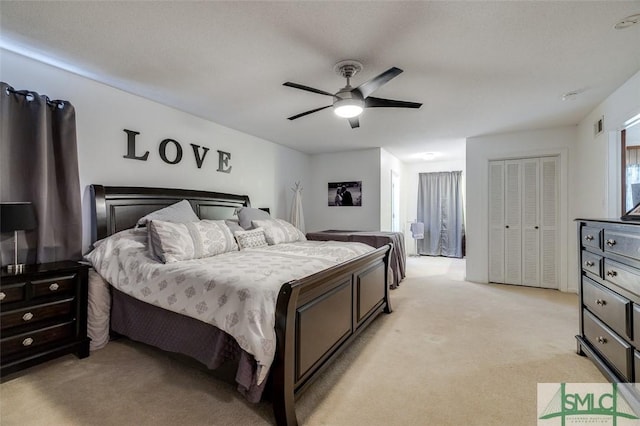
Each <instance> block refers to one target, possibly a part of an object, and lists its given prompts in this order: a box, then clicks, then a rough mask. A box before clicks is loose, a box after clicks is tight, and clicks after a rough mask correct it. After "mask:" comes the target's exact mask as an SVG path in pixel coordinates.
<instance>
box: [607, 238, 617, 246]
mask: <svg viewBox="0 0 640 426" xmlns="http://www.w3.org/2000/svg"><path fill="white" fill-rule="evenodd" d="M607 245H608V246H609V247H613V246H615V245H616V240H611V239H609V240H607Z"/></svg>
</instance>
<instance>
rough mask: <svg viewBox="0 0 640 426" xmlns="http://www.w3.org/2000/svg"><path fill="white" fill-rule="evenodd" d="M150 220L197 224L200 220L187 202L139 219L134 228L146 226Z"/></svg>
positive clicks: (184, 201) (178, 203)
mask: <svg viewBox="0 0 640 426" xmlns="http://www.w3.org/2000/svg"><path fill="white" fill-rule="evenodd" d="M152 220H163V221H165V222H176V223H186V222H197V221H199V220H200V218H199V217H198V216H197V215H196V213H195V212H194V211H193V208H191V203H189V202H188V201H187V200H182V201H179V202H177V203H175V204H171V205H170V206H167V207H165V208H162V209H160V210H156V211H154V212H151V213H149V214H147V215H146V216H143V217H141V218H140V219H138V223H136V228H137V227H139V226H146V225H147V223H148V222H150V221H152Z"/></svg>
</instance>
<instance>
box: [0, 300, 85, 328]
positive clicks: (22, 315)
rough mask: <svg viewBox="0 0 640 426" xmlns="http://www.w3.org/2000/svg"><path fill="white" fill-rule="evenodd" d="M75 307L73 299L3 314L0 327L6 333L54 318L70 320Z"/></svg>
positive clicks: (0, 316) (0, 318)
mask: <svg viewBox="0 0 640 426" xmlns="http://www.w3.org/2000/svg"><path fill="white" fill-rule="evenodd" d="M73 306H74V305H73V297H71V298H68V299H64V300H61V301H57V302H52V303H45V304H42V305H35V306H30V307H28V308H23V309H16V310H15V311H9V312H3V313H2V314H1V315H0V326H1V328H2V331H5V330H7V329H10V328H12V327H17V326H23V325H28V324H34V323H38V322H40V321H43V320H47V319H52V318H65V319H68V318H69V317H70V316H71V315H72V313H73Z"/></svg>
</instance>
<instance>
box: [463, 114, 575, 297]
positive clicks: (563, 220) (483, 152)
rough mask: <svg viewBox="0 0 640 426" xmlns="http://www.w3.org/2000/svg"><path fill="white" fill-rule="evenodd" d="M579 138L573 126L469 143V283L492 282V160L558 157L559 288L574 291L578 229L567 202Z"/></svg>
mask: <svg viewBox="0 0 640 426" xmlns="http://www.w3.org/2000/svg"><path fill="white" fill-rule="evenodd" d="M577 135H578V131H577V127H575V126H570V127H561V128H556V129H545V130H532V131H526V132H517V133H508V134H500V135H490V136H482V137H476V138H469V139H467V159H466V163H467V167H466V171H467V179H466V183H467V216H466V219H467V234H466V235H467V263H466V268H467V269H466V279H467V280H469V281H474V282H481V283H486V282H488V281H489V268H488V265H489V259H488V248H489V231H488V223H489V219H488V214H489V213H488V208H489V205H488V202H487V198H488V195H489V178H488V171H489V160H499V159H507V158H523V157H538V156H546V155H557V156H559V165H560V176H559V177H560V182H559V185H560V187H559V190H560V194H559V195H560V196H559V200H560V206H559V207H560V225H561V227H560V229H559V233H560V250H559V255H560V259H559V264H560V283H559V284H560V285H559V288H560V289H561V290H563V291H568V290H569V291H575V289H576V286H575V283H574V282H571V283H569V282H568V278H567V259H568V258H569V253H568V251H569V249H570V247H571V245H570V241H573V240H575V232H573V230H574V226H575V225H574V224H573V217H570V216H569V214H568V201H567V200H568V198H569V197H570V196H571V194H572V193H573V192H574V191H573V189H572V190H571V192H570V191H569V188H570V186H569V183H568V173H569V164H571V163H570V157H571V155H572V153H573V147H574V146H575V144H576V141H577ZM572 268H573V266H572ZM576 268H577V267H576ZM574 269H575V268H574Z"/></svg>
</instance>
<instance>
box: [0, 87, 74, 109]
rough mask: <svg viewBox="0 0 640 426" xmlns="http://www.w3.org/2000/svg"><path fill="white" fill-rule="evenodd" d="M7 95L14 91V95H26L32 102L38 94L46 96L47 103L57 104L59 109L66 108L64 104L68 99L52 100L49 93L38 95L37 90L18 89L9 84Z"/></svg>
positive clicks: (42, 96) (50, 104)
mask: <svg viewBox="0 0 640 426" xmlns="http://www.w3.org/2000/svg"><path fill="white" fill-rule="evenodd" d="M6 93H7V95H9V94H10V93H13V94H14V95H21V96H24V97H25V98H27V101H29V102H31V101H32V100H34V99H35V97H36V96H40V97H41V98H44V100H45V101H46V102H47V105H49V106H55V107H57V108H59V109H62V108H64V105H65V103H66V101H61V100H59V99H56V100H53V101H52V100H51V99H49V97H48V96H47V95H38V94H37V93H36V92H31V91H29V90H16V89H14V88H13V87H11V86H9V85H7V91H6Z"/></svg>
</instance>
